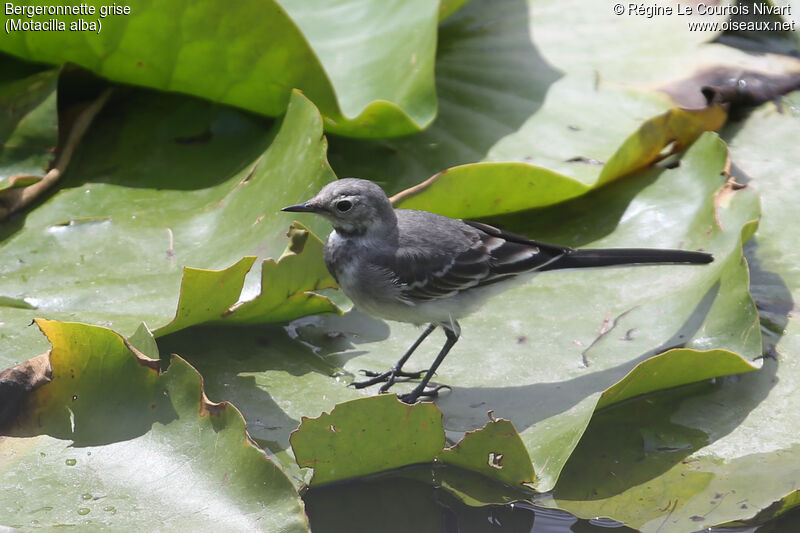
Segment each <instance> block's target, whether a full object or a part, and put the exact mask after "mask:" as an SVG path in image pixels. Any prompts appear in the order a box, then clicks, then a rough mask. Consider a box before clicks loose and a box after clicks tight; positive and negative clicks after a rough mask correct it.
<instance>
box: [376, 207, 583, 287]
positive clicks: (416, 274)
mask: <svg viewBox="0 0 800 533" xmlns="http://www.w3.org/2000/svg"><path fill="white" fill-rule="evenodd" d="M462 224H466V226H464V227H463V231H464V232H465V234H466V235H468V236H469V237H470V240H469V241H467V243H468V244H466V245H465V246H464V248H465V249H463V250H459V251H456V252H453V251H444V250H440V249H438V248H433V250H435V251H433V250H432V248H427V249H424V250H423V249H418V248H415V247H413V246H409V247H405V248H401V249H400V250H398V253H397V254H396V255H395V257H394V261H393V262H394V263H395V264H394V265H392V268H391V270H392V271H393V274H394V278H395V282H396V283H397V284H398V286H399V287H400V289H401V290H400V292H401V295H402V297H404V298H406V299H407V300H408V301H411V302H413V301H420V300H422V301H430V300H436V299H439V298H448V297H450V296H453V295H455V294H457V293H458V292H460V291H463V290H466V289H470V288H473V287H480V286H484V285H489V284H492V283H496V282H498V281H502V280H505V279H508V278H512V277H514V276H515V275H517V274H520V273H523V272H529V271H532V270H537V269H539V268H541V267H543V266H546V265H547V264H548V263H550V262H551V261H554V260H555V259H557V258H559V257H561V256H563V255H564V254H565V253H569V252H570V251H571V249H570V248H565V247H560V246H554V245H549V244H545V243H540V242H537V241H532V240H530V239H527V238H525V237H523V236H520V235H514V234H512V233H507V232H504V231H502V230H500V229H497V228H495V227H493V226H488V225H486V224H481V223H478V222H464V223H462Z"/></svg>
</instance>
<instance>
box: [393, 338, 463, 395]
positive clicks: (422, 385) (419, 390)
mask: <svg viewBox="0 0 800 533" xmlns="http://www.w3.org/2000/svg"><path fill="white" fill-rule="evenodd" d="M443 328H444V326H443ZM456 328H457V330H458V329H459V328H458V325H457V324H456ZM444 333H445V335H447V340H446V341H445V343H444V346H442V350H441V351H440V352H439V355H437V356H436V360H435V361H434V362H433V364H432V365H431V367H430V368H429V369H428V371H427V372H426V373H425V377H423V378H422V381H420V382H419V385H417V386H416V387H415V388H414V390H412V391H411V392H409V393H407V394H400V395H399V396H398V397H397V398H398V399H399V400H400V401H401V402H403V403H409V404H412V403H415V402H416V401H417V400H418V399H419V398H420V397H421V396H422V397H427V398H435V397H436V396H437V395H438V394H439V391H440V390H441V389H443V388H447V389H449V388H450V387H448V386H447V385H439V386H438V387H433V388H432V389H429V390H425V389H426V387H427V386H428V382H429V381H430V380H431V377H433V374H434V372H436V369H437V368H439V365H440V364H442V361H444V358H445V357H446V356H447V354H448V352H450V349H451V348H452V347H453V345H454V344H455V343H456V341H457V340H458V337H459V334H458V333H457V331H453V330H452V329H450V328H444Z"/></svg>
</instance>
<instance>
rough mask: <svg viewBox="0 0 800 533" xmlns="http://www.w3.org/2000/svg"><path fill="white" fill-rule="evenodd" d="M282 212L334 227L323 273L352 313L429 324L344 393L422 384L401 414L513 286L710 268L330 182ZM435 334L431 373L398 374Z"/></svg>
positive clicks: (367, 185)
mask: <svg viewBox="0 0 800 533" xmlns="http://www.w3.org/2000/svg"><path fill="white" fill-rule="evenodd" d="M283 211H290V212H301V213H315V214H317V215H321V216H323V217H324V218H326V219H327V220H328V221H329V222H330V223H331V224H332V225H333V231H332V232H331V234H330V236H329V237H328V240H327V242H326V243H325V265H326V266H327V267H328V270H329V271H330V273H331V275H333V277H334V278H335V279H336V281H337V282H338V284H339V286H340V287H341V289H342V290H343V291H344V293H345V294H346V295H347V296H348V297H349V298H350V299H351V300H352V301H353V303H354V304H355V306H356V307H358V308H359V309H361V310H362V311H365V312H366V313H368V314H370V315H373V316H376V317H379V318H383V319H387V320H396V321H399V322H410V323H412V324H416V325H422V324H428V326H427V328H426V329H425V330H424V331H423V332H422V335H420V336H419V339H417V341H416V342H414V344H412V345H411V347H410V348H409V349H408V351H407V352H406V353H405V354H404V355H403V357H401V358H400V359H399V360H398V361H397V363H396V364H395V365H394V366H393V367H392V368H391V369H389V370H387V371H386V372H372V371H363V372H364V374H365V375H366V376H367V377H369V378H371V379H367V380H365V381H360V382H354V383H351V385H353V386H354V387H356V388H358V389H361V388H364V387H369V386H370V385H375V384H377V383H383V385H382V386H381V388H380V392H381V393H384V392H387V391H388V390H389V388H390V387H391V386H392V385H393V384H394V383H395V382H397V381H398V378H404V379H402V380H400V381H408V380H411V379H420V378H421V380H420V382H419V383H418V385H417V386H416V387H415V388H414V389H413V390H412V391H411V392H409V393H407V394H402V395H399V396H398V398H399V399H400V400H401V401H403V402H405V403H409V404H410V403H414V402H416V401H417V400H418V399H419V398H434V397H436V396H437V394H438V391H439V390H440V389H441V388H443V387H447V386H446V385H440V386H437V387H428V382H429V381H430V379H431V377H432V376H433V374H434V372H436V369H437V368H438V367H439V365H440V364H441V363H442V361H443V360H444V358H445V357H446V356H447V353H448V352H449V351H450V349H451V348H452V347H453V345H454V344H455V343H456V341H457V340H458V337H459V335H460V334H461V327H460V326H459V324H458V319H459V318H462V317H464V316H466V315H468V314H470V313H471V312H473V311H475V310H476V309H477V308H478V307H480V305H481V304H482V303H483V302H484V301H485V300H486V299H487V298H489V297H490V296H492V295H494V294H496V293H497V292H500V291H502V290H503V289H504V288H508V285H509V282H510V281H512V280H513V279H514V278H517V277H518V276H521V275H525V274H529V275H530V274H533V273H536V272H544V271H547V270H557V269H565V268H591V267H602V266H610V265H630V264H641V263H696V264H702V263H710V262H711V261H713V257H712V256H711V255H710V254H707V253H704V252H691V251H685V250H656V249H647V248H617V249H605V250H589V249H573V248H568V247H565V246H556V245H552V244H546V243H543V242H539V241H534V240H531V239H528V238H527V237H523V236H521V235H515V234H513V233H508V232H505V231H503V230H500V229H498V228H495V227H492V226H489V225H487V224H481V223H479V222H470V221H467V220H455V219H452V218H448V217H444V216H441V215H436V214H434V213H428V212H426V211H416V210H413V209H395V208H394V207H392V204H391V203H390V202H389V199H388V198H387V197H386V194H385V193H384V192H383V189H381V188H380V187H379V186H378V185H376V184H374V183H372V182H371V181H367V180H361V179H355V178H345V179H340V180H338V181H334V182H332V183H330V184H328V185H326V186H325V187H324V188H323V189H322V190H321V191H319V193H318V194H317V195H316V196H314V197H313V198H311V199H310V200H308V201H307V202H304V203H302V204H297V205H291V206H289V207H284V208H283ZM437 326H438V327H441V328H442V329H443V330H444V333H445V336H446V341H445V343H444V346H443V347H442V349H441V351H440V352H439V355H437V356H436V359H435V360H434V361H433V364H432V365H431V366H430V368H429V369H428V370H427V371H420V372H407V371H404V370H403V365H404V364H405V363H406V361H408V358H409V357H411V354H412V353H414V350H416V349H417V347H418V346H419V345H420V344H421V343H422V341H423V340H425V338H426V337H427V336H428V335H430V334H431V332H432V331H433V330H434V329H436V327H437Z"/></svg>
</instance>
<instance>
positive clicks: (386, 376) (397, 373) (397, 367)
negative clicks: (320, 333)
mask: <svg viewBox="0 0 800 533" xmlns="http://www.w3.org/2000/svg"><path fill="white" fill-rule="evenodd" d="M434 329H436V324H430V325H429V326H428V327H427V328H425V331H423V332H422V335H420V336H419V338H418V339H417V340H416V341H414V344H412V345H411V348H409V349H408V350H407V351H406V353H405V354H403V357H401V358H400V360H399V361H397V362H396V363H395V364H394V366H393V367H392V368H391V370H387V371H386V372H374V371H372V370H362V372H364V375H365V376H368V377H371V378H372V379H367V380H364V381H354V382H353V383H351V384H350V385H352V386H353V387H355V388H357V389H363V388H364V387H369V386H370V385H375V384H376V383H385V384H384V385H383V386H382V387H381V388H380V392H386V391H388V390H389V388H390V387H391V386H392V385H394V384H395V382H396V381H397V378H398V377H403V378H408V379H415V378H419V377H421V376H422V375H423V374H424V373H425V371H424V370H420V371H419V372H405V371H403V365H404V364H406V361H408V358H409V357H411V354H413V353H414V350H416V349H417V348H418V347H419V345H420V344H422V341H424V340H425V338H426V337H427V336H428V335H430V334H431V333H432V332H433V330H434ZM404 381H405V380H404Z"/></svg>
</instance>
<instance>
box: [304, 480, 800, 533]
mask: <svg viewBox="0 0 800 533" xmlns="http://www.w3.org/2000/svg"><path fill="white" fill-rule="evenodd" d="M303 499H304V501H305V504H306V512H307V513H308V517H309V520H310V522H311V531H312V532H313V533H359V532H381V533H394V532H397V533H400V532H402V533H429V532H430V533H439V532H444V533H471V532H483V531H486V532H492V531H498V532H499V531H502V532H506V531H508V532H512V533H514V532H517V531H519V532H531V533H629V532H634V531H636V530H634V529H631V528H629V527H627V526H625V525H624V524H621V523H619V522H616V521H614V520H609V519H607V518H595V519H592V520H585V519H579V518H576V517H575V516H573V515H571V514H569V513H567V512H564V511H560V510H555V509H547V508H543V507H539V506H536V505H534V504H532V503H530V502H527V501H520V502H515V503H508V504H505V505H477V502H474V503H476V506H471V505H467V504H466V503H464V501H462V500H461V499H460V498H457V497H456V496H454V495H453V493H452V492H451V491H449V490H447V489H445V488H443V487H441V486H437V485H436V484H432V483H430V482H426V481H423V480H421V479H418V476H414V475H411V476H410V477H409V476H408V474H407V473H396V474H392V475H387V476H381V477H378V478H373V479H363V480H357V481H352V482H348V483H340V484H336V485H332V486H327V487H323V488H315V489H309V490H308V491H307V492H306V493H305V494H304V496H303ZM706 531H708V530H706ZM710 531H711V533H783V532H786V533H790V532H800V510H796V511H792V512H789V513H787V514H786V515H784V516H783V517H781V518H780V519H778V520H775V521H773V522H770V523H768V524H765V525H762V526H759V527H737V528H715V529H713V530H710ZM663 533H673V532H670V531H666V530H665V531H664V532H663ZM679 533H682V532H679ZM687 533H688V532H687Z"/></svg>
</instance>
